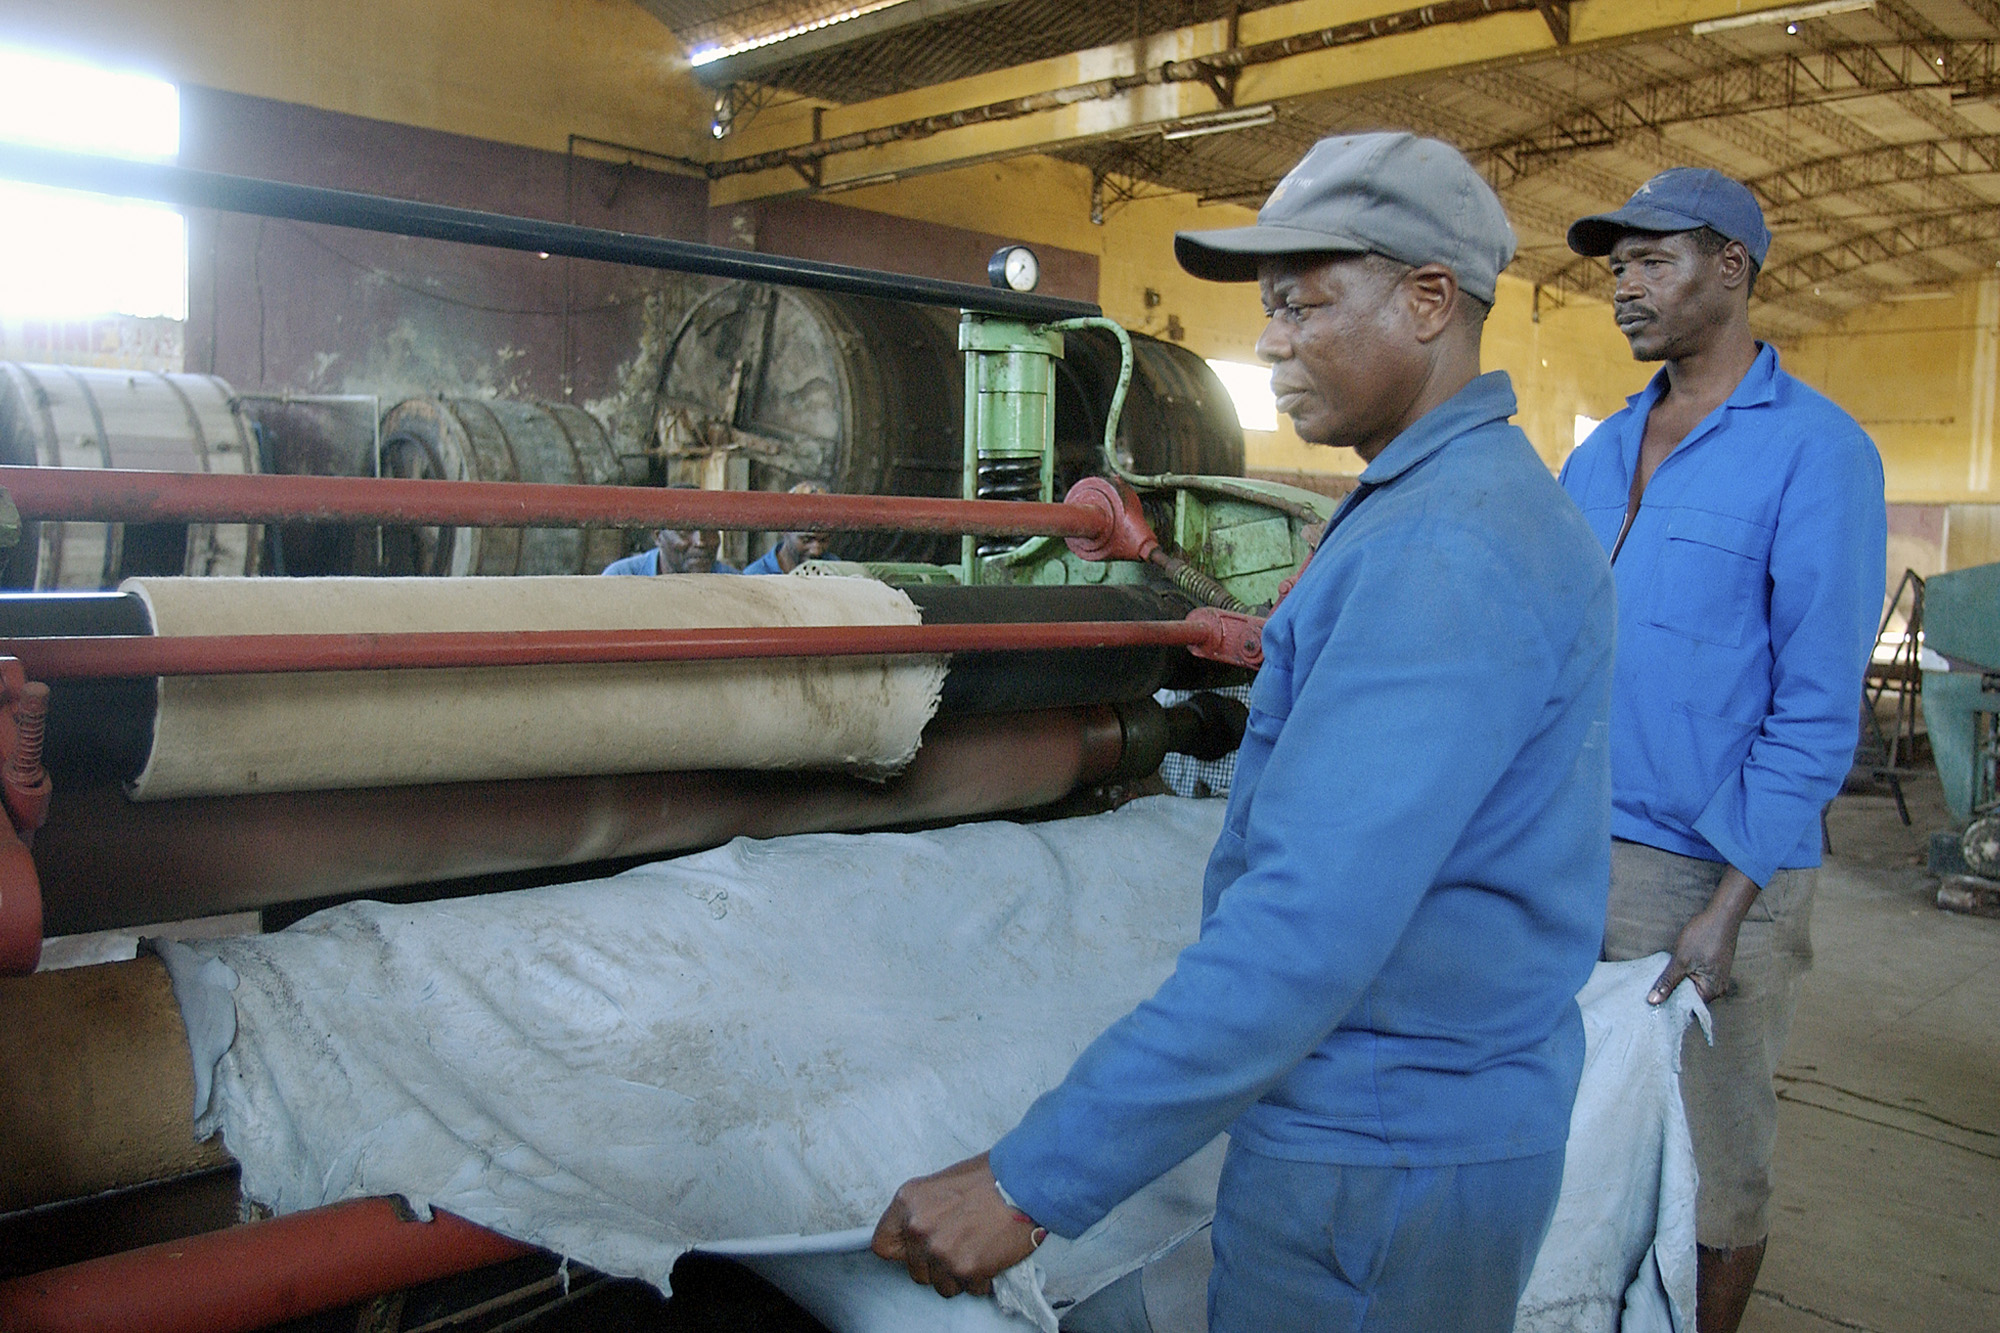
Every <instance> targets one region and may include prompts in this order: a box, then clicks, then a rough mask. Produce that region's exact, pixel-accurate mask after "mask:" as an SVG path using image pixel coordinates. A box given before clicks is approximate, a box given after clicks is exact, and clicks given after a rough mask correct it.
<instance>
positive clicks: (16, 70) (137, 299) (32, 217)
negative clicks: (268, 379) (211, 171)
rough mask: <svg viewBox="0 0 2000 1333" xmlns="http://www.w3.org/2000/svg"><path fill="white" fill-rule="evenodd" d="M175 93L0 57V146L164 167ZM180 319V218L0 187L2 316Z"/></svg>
mask: <svg viewBox="0 0 2000 1333" xmlns="http://www.w3.org/2000/svg"><path fill="white" fill-rule="evenodd" d="M180 139H181V127H180V91H179V90H178V89H177V88H175V87H174V85H173V84H171V83H167V82H166V81H164V80H161V79H155V78H149V77H146V76H144V75H139V74H119V73H114V72H112V71H109V70H102V69H97V68H94V67H92V66H90V65H84V64H79V63H76V62H74V61H70V60H60V59H55V58H52V57H49V56H40V55H35V54H32V53H30V52H25V51H7V50H0V140H6V141H8V142H12V143H24V144H34V145H36V146H37V147H42V148H61V149H65V150H68V151H72V152H83V153H101V154H106V155H109V156H114V157H131V158H146V159H151V160H154V161H171V160H173V158H174V157H175V156H176V155H177V154H178V153H179V152H180ZM111 314H119V315H138V316H145V317H157V316H164V317H166V318H168V319H186V318H187V221H186V219H184V218H183V217H181V215H180V214H179V213H176V212H175V211H174V210H173V209H171V208H166V207H162V206H161V205H158V204H140V203H133V202H131V201H128V200H122V199H107V198H105V197H104V196H102V195H94V194H84V193H81V192H78V191H73V190H50V189H44V188H42V187H40V186H31V185H17V184H13V183H11V182H0V315H5V316H9V317H14V318H21V317H27V318H61V319H76V318H82V317H87V316H91V315H111Z"/></svg>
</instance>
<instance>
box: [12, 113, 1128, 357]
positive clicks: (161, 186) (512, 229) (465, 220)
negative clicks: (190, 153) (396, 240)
mask: <svg viewBox="0 0 2000 1333" xmlns="http://www.w3.org/2000/svg"><path fill="white" fill-rule="evenodd" d="M0 178H4V179H8V180H18V181H25V182H27V183H29V184H33V185H49V186H54V187H56V188H57V189H64V190H88V191H91V192H92V193H94V194H109V195H117V196H120V197H123V198H128V199H150V200H152V201H153V202H155V203H162V204H173V205H176V206H178V207H183V208H213V209H218V210H220V211H222V212H225V213H249V214H252V215H254V216H257V217H267V218H284V219H286V220H289V221H292V222H319V223H325V224H327V225H329V226H334V227H352V228H354V229H356V230H358V231H376V232H386V233H388V234H390V235H392V236H417V237H422V238H424V239H427V240H434V241H456V242H459V243H461V244H465V245H483V246H489V247H492V248H494V249H499V250H520V251H525V252H527V253H529V254H547V255H563V256H565V257H567V258H570V259H595V260H601V261H603V262H605V263H610V264H629V265H632V266H634V267H636V268H653V269H666V270H669V271H672V272H675V273H698V274H702V275H704V276H707V277H712V278H735V279H739V280H741V281H744V282H768V283H775V284H778V285H780V286H785V287H804V288H808V289H811V290H813V291H822V292H844V293H846V294H848V295H850V296H871V297H875V298H876V299H878V300H885V301H909V302H913V303H915V304H918V305H941V306H950V307H953V308H956V309H960V310H973V311H978V312H980V313H982V314H989V315H1002V316H1007V317H1010V318H1014V319H1025V320H1035V321H1047V320H1056V319H1070V318H1074V317H1075V316H1078V315H1096V314H1100V313H1102V312H1101V311H1100V310H1099V309H1098V307H1097V306H1095V305H1093V304H1091V303H1090V302H1087V301H1069V300H1064V299H1061V298H1059V297H1053V296H1037V295H1035V294H1033V293H1031V292H1014V291H1006V290H1003V289H1001V288H997V287H976V286H974V285H972V284H971V283H964V282H945V281H942V280H940V279H937V278H919V277H911V276H909V275H906V274H900V273H881V272H877V271H875V270H873V269H865V268H855V267H852V266H850V265H847V264H827V263H821V262H819V261H817V260H811V259H790V258H786V257H784V256H780V255H764V254H758V253H756V252H755V251H748V250H735V249H729V248H727V247H724V246H719V245H700V244H697V243H695V242H693V241H673V240H668V239H666V238H665V237H661V236H640V235H636V234H634V233H632V232H622V231H606V230H603V229H600V228H596V227H579V226H577V225H575V224H574V223H567V222H546V221H543V220H541V219H539V218H522V217H511V216H508V215H507V214H504V213H486V212H481V211H479V210H476V209H470V208H450V207H446V206H445V205H442V204H426V203H421V202H419V201H417V200H414V199H394V198H389V197H387V196H384V195H374V194H361V193H358V192H356V191H353V190H329V189H326V188H324V187H321V186H315V185H293V184H290V183H288V182H285V181H271V180H260V179H257V178H256V177H252V176H230V175H225V174H223V173H221V172H215V171H196V170H193V169H192V168H189V167H177V166H170V165H168V164H166V163H162V162H133V161H129V160H126V159H122V158H115V157H100V156H95V155H92V154H88V153H65V152H60V151H57V150H55V149H49V148H31V147H28V146H26V145H22V144H4V145H0Z"/></svg>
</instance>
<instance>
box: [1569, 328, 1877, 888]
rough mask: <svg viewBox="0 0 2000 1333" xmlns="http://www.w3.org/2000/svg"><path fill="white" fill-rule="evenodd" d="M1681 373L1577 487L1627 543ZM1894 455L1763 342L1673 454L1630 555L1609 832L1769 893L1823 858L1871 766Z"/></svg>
mask: <svg viewBox="0 0 2000 1333" xmlns="http://www.w3.org/2000/svg"><path fill="white" fill-rule="evenodd" d="M1666 383H1667V380H1666V372H1665V371H1664V370H1662V371H1661V372H1660V373H1659V374H1658V375H1656V376H1654V377H1653V381H1652V383H1650V384H1648V385H1647V386H1646V387H1645V388H1644V389H1643V390H1641V391H1640V392H1639V393H1636V394H1634V395H1633V396H1632V397H1631V398H1630V399H1629V400H1627V406H1626V407H1625V409H1624V410H1623V411H1621V412H1619V413H1617V414H1616V415H1614V416H1612V417H1611V418H1610V419H1609V420H1607V421H1606V422H1605V423H1604V424H1603V425H1601V426H1599V427H1598V428H1597V429H1596V430H1595V431H1593V432H1591V435H1590V438H1589V439H1587V440H1585V441H1584V442H1583V444H1582V445H1580V446H1579V447H1578V448H1577V450H1576V452H1575V453H1573V454H1571V455H1570V457H1569V461H1568V462H1567V463H1565V464H1564V465H1563V471H1562V483H1563V486H1564V487H1565V488H1566V489H1567V490H1568V491H1569V493H1570V495H1571V497H1572V498H1573V499H1575V501H1576V502H1577V504H1578V505H1579V506H1580V507H1581V508H1582V509H1583V513H1584V517H1585V518H1587V519H1588V520H1589V521H1590V526H1591V528H1592V530H1594V531H1595V532H1596V533H1597V537H1598V540H1599V541H1601V542H1602V543H1603V544H1604V549H1605V550H1607V551H1609V550H1611V549H1612V547H1613V545H1614V544H1615V543H1616V542H1617V540H1618V530H1619V528H1620V527H1621V526H1622V525H1623V524H1624V521H1625V510H1626V506H1627V503H1628V501H1629V497H1630V495H1631V491H1632V472H1633V469H1634V468H1636V467H1637V466H1638V460H1639V442H1640V438H1641V437H1642V436H1643V435H1644V433H1645V430H1646V416H1647V414H1648V413H1649V412H1651V411H1652V408H1653V404H1654V403H1655V402H1657V401H1658V400H1659V397H1660V395H1661V394H1662V393H1663V392H1664V391H1665V389H1666ZM1887 549H1888V514H1887V509H1886V506H1885V505H1884V503H1883V499H1882V459H1881V456H1880V455H1879V454H1877V453H1876V452H1875V445H1874V442H1873V441H1871V440H1870V439H1869V438H1868V436H1867V433H1866V432H1864V431H1863V430H1862V429H1861V427H1860V426H1859V425H1858V424H1856V422H1855V420H1854V418H1852V417H1850V416H1848V415H1847V413H1845V412H1843V411H1841V410H1840V409H1839V408H1838V407H1835V406H1834V405H1833V404H1832V403H1831V402H1829V401H1828V400H1827V399H1826V398H1824V397H1822V396H1821V395H1819V394H1817V393H1815V392H1814V391H1813V390H1811V389H1809V388H1807V387H1806V386H1805V385H1803V384H1801V383H1799V382H1798V381H1797V380H1795V379H1793V378H1792V377H1791V376H1790V375H1787V374H1785V372H1784V371H1782V370H1780V369H1779V368H1778V354H1777V352H1776V351H1775V350H1774V349H1773V348H1771V347H1769V346H1764V347H1761V348H1760V349H1759V350H1758V353H1757V359H1756V361H1755V362H1754V363H1752V365H1751V367H1750V371H1749V373H1748V374H1747V375H1745V376H1744V377H1743V382H1742V383H1741V384H1738V385H1737V386H1736V391H1735V392H1734V393H1732V394H1731V395H1730V396H1729V399H1728V401H1726V402H1724V403H1723V405H1722V406H1721V407H1719V408H1717V409H1716V410H1715V411H1713V412H1711V413H1710V414H1709V415H1708V416H1707V417H1706V418H1704V419H1703V420H1702V421H1701V423H1700V424H1699V425H1697V426H1696V427H1695V428H1694V429H1693V430H1692V431H1690V432H1689V433H1688V436H1687V438H1686V439H1685V440H1683V441H1681V443H1680V445H1679V446H1678V447H1676V448H1675V449H1674V451H1673V452H1672V453H1670V454H1668V455H1667V457H1666V459H1665V460H1664V461H1663V462H1661V464H1660V466H1659V468H1658V470H1657V471H1655V472H1654V474H1653V477H1652V480H1651V481H1650V482H1649V483H1648V484H1647V486H1646V493H1645V496H1644V498H1643V500H1642V502H1641V504H1640V506H1639V512H1638V514H1637V516H1636V517H1635V518H1634V519H1633V521H1632V529H1631V531H1630V532H1629V533H1627V534H1626V537H1625V544H1624V546H1623V547H1621V548H1619V550H1618V558H1617V561H1616V563H1615V564H1614V565H1613V573H1614V574H1615V575H1616V577H1617V580H1618V683H1617V687H1616V689H1615V690H1614V691H1613V693H1612V704H1611V773H1612V780H1611V781H1612V787H1611V790H1612V815H1611V832H1612V833H1613V834H1614V835H1615V836H1617V837H1620V838H1626V839H1629V840H1631V841H1633V842H1642V843H1645V844H1646V845H1648V846H1650V847H1659V848H1661V849H1663V850H1665V851H1669V852H1678V853H1679V854H1681V855H1682V856H1694V857H1700V858H1702V859H1703V860H1708V861H1726V862H1728V863H1729V864H1730V865H1733V866H1735V867H1736V868H1737V869H1738V870H1741V871H1742V872H1743V873H1744V874H1746V875H1748V876H1749V877H1750V878H1751V879H1752V880H1754V881H1756V882H1757V883H1758V884H1759V885H1762V884H1764V883H1766V882H1767V881H1768V880H1769V879H1770V878H1771V875H1772V874H1773V873H1774V872H1775V871H1778V870H1781V869H1789V868H1797V867H1802V866H1816V865H1818V864H1819V853H1820V828H1819V812H1820V808H1821V807H1822V806H1824V805H1825V804H1826V802H1828V801H1830V800H1832V799H1833V797H1834V795H1835V793H1837V792H1838V791H1839V790H1840V784H1841V781H1842V779H1844V778H1845V777H1846V776H1847V770H1848V768H1849V767H1850V766H1851V765H1852V763H1853V760H1854V743H1855V740H1856V738H1857V735H1858V732H1859V726H1860V716H1861V685H1862V673H1863V672H1864V671H1865V670H1866V669H1867V664H1868V654H1869V652H1870V650H1871V648H1872V647H1873V644H1874V641H1875V631H1876V628H1877V621H1878V618H1879V617H1880V615H1881V612H1882V598H1883V593H1884V585H1885V583H1886V581H1887V580H1886V576H1885V569H1884V566H1885V563H1886V561H1887V558H1888V557H1887Z"/></svg>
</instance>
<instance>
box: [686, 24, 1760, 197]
mask: <svg viewBox="0 0 2000 1333" xmlns="http://www.w3.org/2000/svg"><path fill="white" fill-rule="evenodd" d="M1396 3H1398V0H1387V2H1386V3H1384V0H1294V3H1291V4H1286V5H1277V6H1273V7H1271V8H1268V9H1259V10H1252V11H1250V12H1248V13H1245V14H1243V15H1242V16H1241V19H1240V24H1239V27H1240V38H1239V43H1238V44H1236V45H1232V44H1231V43H1230V40H1229V31H1228V30H1229V25H1228V24H1225V23H1219V22H1218V23H1207V24H1197V25H1194V26H1191V27H1187V28H1181V29H1177V30H1175V31H1173V32H1168V33H1162V34H1158V35H1155V36H1153V37H1148V38H1144V39H1141V40H1139V41H1135V42H1130V43H1123V44H1119V45H1115V46H1105V47H1098V48H1096V49H1094V50H1090V51H1081V52H1076V53H1074V54H1072V55H1069V56H1063V57H1058V58H1055V59H1052V60H1047V61H1040V62H1037V63H1036V64H1034V65H1029V66H1018V67H1015V68H1013V69H1006V70H996V71H994V72H992V73H990V74H983V75H979V76H976V77H973V78H969V79H961V80H958V81H956V82H953V83H948V84H941V85H937V86H935V87H931V88H925V89H919V90H916V91H914V92H909V93H899V94H896V95H894V96H891V97H884V98H880V99H876V100H874V101H870V102H861V103H856V104H854V105H852V106H846V107H837V108H828V109H827V110H826V111H825V113H824V116H823V124H822V126H821V128H822V129H823V130H824V134H823V135H821V134H814V133H812V131H811V130H810V129H809V128H808V126H807V123H806V117H805V116H804V115H803V114H800V115H796V116H793V117H790V118H785V119H774V118H772V117H771V116H769V115H768V114H767V115H766V116H765V117H763V118H761V119H760V121H759V123H758V125H756V126H755V127H753V128H752V130H751V131H750V132H749V133H748V134H746V136H745V139H746V140H747V144H746V147H752V148H754V149H755V150H756V151H743V152H741V153H740V154H739V155H738V156H736V157H732V158H729V159H725V160H721V161H717V162H715V163H712V164H711V166H710V175H711V177H712V178H714V179H715V184H714V185H713V186H711V188H710V198H709V202H710V203H711V204H712V205H721V204H728V203H737V202H743V201H745V200H749V199H756V198H765V197H771V196H776V195H787V194H799V193H806V192H809V191H811V190H813V189H815V188H817V189H822V190H837V189H847V188H853V187H855V186H857V185H864V184H877V183H881V182H885V181H888V180H892V179H897V178H900V177H902V176H907V175H913V174H918V173H922V172H928V171H940V170H948V169H951V168H954V167H961V166H967V165H971V164H973V163H977V162H986V161H993V160H996V159H999V158H1005V157H1013V156H1018V155H1021V154H1025V153H1040V152H1049V151H1052V150H1057V149H1062V148H1069V147H1076V146H1079V145H1082V144H1086V143H1091V142H1097V141H1102V140H1106V139H1112V138H1117V137H1120V136H1123V135H1127V134H1132V133H1146V132H1148V131H1151V130H1154V129H1157V128H1158V127H1159V126H1160V125H1162V124H1164V123H1166V122H1169V121H1173V120H1179V119H1184V118H1186V117H1188V116H1191V115H1196V114H1201V113H1205V112H1208V111H1211V110H1213V109H1215V108H1216V107H1217V106H1218V105H1220V101H1219V99H1218V98H1217V96H1216V94H1215V92H1214V87H1215V85H1216V84H1217V83H1218V82H1219V81H1220V79H1221V78H1222V77H1223V76H1234V77H1235V78H1236V84H1235V87H1234V99H1233V100H1234V101H1235V102H1236V103H1237V104H1238V105H1256V104H1261V103H1264V102H1284V101H1289V100H1292V99H1295V98H1301V97H1309V96H1316V95H1319V94H1323V93H1325V92H1327V91H1330V90H1335V89H1347V88H1356V89H1358V88H1362V87H1374V86H1380V85H1382V84H1385V83H1388V82H1391V81H1394V80H1399V79H1406V78H1412V77H1419V76H1426V75H1435V74H1439V73H1443V72H1447V71H1456V70H1467V69H1474V68H1481V67H1489V66H1492V65H1495V64H1499V63H1504V62H1509V61H1514V60H1520V59H1524V58H1532V57H1537V56H1544V55H1548V54H1552V53H1554V52H1555V51H1557V50H1558V49H1562V48H1559V47H1558V45H1557V42H1556V39H1555V37H1554V35H1553V34H1552V32H1551V29H1550V27H1549V25H1548V22H1547V21H1546V20H1545V18H1544V16H1543V12H1542V10H1543V5H1542V4H1541V2H1540V0H1441V2H1440V3H1436V4H1432V5H1426V6H1421V7H1416V8H1409V7H1403V8H1393V7H1392V6H1393V5H1394V4H1396ZM1400 3H1401V4H1402V5H1404V6H1407V3H1408V0H1400ZM1378 4H1380V6H1381V7H1380V9H1377V8H1376V6H1377V5H1378ZM1776 7H1779V0H1575V3H1574V4H1573V5H1572V6H1571V9H1570V15H1571V22H1570V38H1571V42H1572V47H1571V48H1568V49H1575V48H1580V47H1587V46H1591V45H1599V44H1616V43H1621V42H1627V41H1630V40H1632V39H1634V38H1637V37H1641V36H1647V35H1655V34H1660V33H1665V32H1673V31H1682V30H1685V29H1686V27H1687V26H1688V25H1689V24H1691V23H1695V22H1699V21H1701V20H1703V19H1708V18H1715V17H1723V16H1729V15H1734V14H1738V13H1743V12H1756V11H1760V10H1764V9H1770V8H1776ZM730 142H732V143H733V142H735V141H734V140H732V141H730ZM807 161H818V162H821V163H823V164H824V165H823V166H822V168H821V185H820V186H818V187H813V186H810V185H808V184H807V182H806V180H805V179H804V178H803V177H802V176H801V174H800V171H799V170H798V166H799V164H801V163H804V162H807Z"/></svg>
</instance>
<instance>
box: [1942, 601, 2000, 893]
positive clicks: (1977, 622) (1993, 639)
mask: <svg viewBox="0 0 2000 1333" xmlns="http://www.w3.org/2000/svg"><path fill="white" fill-rule="evenodd" d="M1924 649H1925V652H1924V690H1923V700H1924V725H1925V727H1926V728H1927V730H1928V731H1929V733H1930V741H1931V753H1932V754H1933V755H1935V756H1936V759H1937V768H1938V776H1939V778H1940V779H1942V781H1943V783H1944V798H1945V805H1946V806H1947V807H1948V808H1949V809H1950V810H1951V814H1952V818H1953V819H1954V820H1955V821H1956V822H1957V823H1958V824H1959V825H1960V826H1961V827H1963V826H1964V825H1965V824H1967V823H1969V822H1971V821H1972V820H1973V819H1975V818H1977V817H1979V816H1981V815H1983V814H1986V813H1988V812H1990V811H1992V810H1993V808H1994V807H1995V805H1996V803H2000V781H1996V778H2000V564H1995V565H1975V566H1974V567H1972V568H1971V569H1958V570H1953V571H1951V572H1950V573H1946V574H1933V575H1932V576H1931V577H1930V578H1928V579H1926V580H1924ZM1982 873H1984V872H1982Z"/></svg>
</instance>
